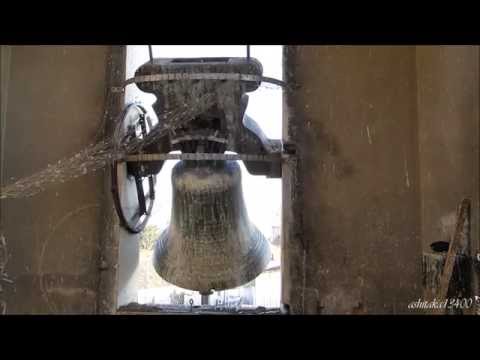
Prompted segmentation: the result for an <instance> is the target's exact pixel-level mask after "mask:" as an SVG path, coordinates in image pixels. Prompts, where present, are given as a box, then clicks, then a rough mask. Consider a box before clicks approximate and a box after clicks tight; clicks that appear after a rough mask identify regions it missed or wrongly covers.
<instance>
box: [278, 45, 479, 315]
mask: <svg viewBox="0 0 480 360" xmlns="http://www.w3.org/2000/svg"><path fill="white" fill-rule="evenodd" d="M286 61H287V64H286V65H287V68H288V70H287V71H288V72H287V78H288V79H289V80H290V82H292V83H293V85H295V86H294V87H293V88H292V89H291V90H289V91H288V92H287V96H286V105H287V115H288V116H287V117H286V118H287V119H288V120H289V124H290V125H289V126H287V127H286V130H288V134H287V139H288V138H290V140H291V141H293V142H294V143H297V144H298V154H299V157H298V158H299V168H298V169H297V170H298V173H297V180H296V185H297V188H296V192H295V194H296V196H297V197H298V198H299V199H298V201H294V202H293V205H294V206H293V207H292V209H293V213H292V214H288V212H287V213H286V215H287V216H286V217H285V220H286V223H287V227H286V229H285V230H287V231H286V232H285V234H286V237H285V243H284V246H285V248H284V271H285V274H284V283H283V285H284V293H283V299H284V301H285V302H286V303H288V304H290V305H291V308H292V311H293V312H294V313H409V312H410V311H409V310H408V308H407V304H408V302H410V301H413V300H417V299H418V298H420V297H421V296H422V283H421V278H422V273H421V270H422V269H421V251H422V250H428V249H429V245H430V243H431V242H433V241H438V240H446V241H448V240H449V236H451V232H452V227H453V225H454V222H455V212H456V207H457V205H458V203H459V202H460V201H461V199H462V197H468V198H470V199H471V200H472V210H473V213H472V223H471V227H472V252H475V251H478V208H479V203H478V201H479V196H478V183H479V154H478V141H479V113H478V107H479V72H478V71H479V70H478V69H479V57H478V47H475V46H464V47H458V46H432V47H423V46H420V47H413V46H407V47H401V46H381V47H371V46H368V47H361V46H350V47H349V46H313V47H309V46H299V47H289V48H288V51H287V52H286ZM287 176H288V173H287ZM289 183H291V181H287V182H286V186H287V185H288V184H289ZM286 191H288V189H286ZM295 220H297V222H298V223H299V224H300V225H295ZM292 228H293V231H291V229H292ZM288 231H290V233H289V232H288Z"/></svg>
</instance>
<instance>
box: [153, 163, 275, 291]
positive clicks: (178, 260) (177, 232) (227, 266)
mask: <svg viewBox="0 0 480 360" xmlns="http://www.w3.org/2000/svg"><path fill="white" fill-rule="evenodd" d="M172 188H173V197H172V202H173V204H172V215H171V221H170V225H169V227H168V228H167V229H166V230H165V231H164V232H163V233H162V234H161V236H160V237H159V238H158V240H157V242H156V245H155V253H154V260H153V262H154V264H153V265H154V267H155V270H156V271H157V273H158V274H159V275H160V276H161V277H162V278H163V279H165V280H166V281H168V282H170V283H172V284H174V285H177V286H179V287H182V288H185V289H190V290H196V291H199V292H200V293H202V294H208V293H209V292H210V291H211V290H216V291H219V290H225V289H231V288H234V287H237V286H241V285H243V284H246V283H248V282H249V281H251V280H253V279H255V278H256V277H257V276H258V275H259V274H260V273H261V272H262V271H263V270H264V269H265V268H266V266H267V264H268V262H269V261H270V258H271V252H270V248H269V245H268V242H267V240H266V239H265V237H264V236H263V234H262V233H261V232H260V231H259V230H258V229H257V228H256V226H255V225H254V224H252V223H251V222H250V220H249V218H248V214H247V211H246V208H245V203H244V200H243V193H242V184H241V172H240V167H239V165H238V164H237V163H236V162H235V161H223V160H222V161H180V162H178V163H177V164H176V165H175V167H174V168H173V171H172Z"/></svg>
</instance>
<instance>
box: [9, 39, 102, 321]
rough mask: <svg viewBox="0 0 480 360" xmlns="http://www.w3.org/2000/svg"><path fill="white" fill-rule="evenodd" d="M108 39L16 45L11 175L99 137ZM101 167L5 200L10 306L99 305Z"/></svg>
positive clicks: (91, 308) (50, 309) (71, 308)
mask: <svg viewBox="0 0 480 360" xmlns="http://www.w3.org/2000/svg"><path fill="white" fill-rule="evenodd" d="M108 48H109V47H107V46H78V47H77V46H15V47H12V48H11V64H10V70H11V71H10V78H9V87H8V103H7V113H6V114H7V116H6V133H5V144H4V150H5V164H4V166H5V182H6V183H9V182H11V181H13V179H18V178H21V177H24V176H28V175H31V174H32V173H34V172H36V171H39V170H41V169H43V168H44V167H46V166H47V165H48V164H53V163H55V162H57V161H58V160H60V159H61V158H62V157H67V156H70V155H73V154H75V152H77V151H79V150H81V149H82V148H83V147H85V146H86V145H88V144H91V143H92V142H94V141H95V140H96V139H98V137H100V136H101V132H100V131H101V128H102V127H103V122H102V121H103V118H104V109H105V93H106V80H107V74H106V65H107V54H108ZM104 176H105V174H104V172H99V173H96V174H91V175H90V174H89V175H87V176H84V177H81V178H78V179H76V180H73V181H70V182H68V183H64V184H59V185H56V186H54V187H52V188H50V189H48V190H47V191H45V192H43V193H41V194H39V195H37V196H35V197H32V198H29V199H9V200H4V202H3V213H2V216H3V219H2V220H3V225H4V234H5V237H6V240H7V244H8V250H9V253H10V256H11V258H10V261H9V263H8V268H7V270H8V274H9V275H10V277H11V278H12V279H13V280H14V281H15V286H14V287H13V288H11V287H8V286H4V293H5V294H6V298H5V299H6V303H7V313H8V314H13V313H93V312H95V311H96V310H97V300H98V299H97V290H98V286H99V280H100V271H99V264H100V249H101V237H102V236H103V235H104V230H105V226H106V225H105V214H104V211H103V209H104V208H103V206H104V202H105V201H107V197H109V196H110V194H109V193H108V192H107V193H106V192H105V191H104V180H105V179H104Z"/></svg>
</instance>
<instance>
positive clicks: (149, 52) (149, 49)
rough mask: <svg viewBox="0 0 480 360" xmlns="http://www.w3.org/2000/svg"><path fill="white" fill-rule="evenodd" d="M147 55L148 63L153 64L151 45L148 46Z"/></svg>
mask: <svg viewBox="0 0 480 360" xmlns="http://www.w3.org/2000/svg"><path fill="white" fill-rule="evenodd" d="M148 54H149V55H150V62H151V63H153V50H152V45H148Z"/></svg>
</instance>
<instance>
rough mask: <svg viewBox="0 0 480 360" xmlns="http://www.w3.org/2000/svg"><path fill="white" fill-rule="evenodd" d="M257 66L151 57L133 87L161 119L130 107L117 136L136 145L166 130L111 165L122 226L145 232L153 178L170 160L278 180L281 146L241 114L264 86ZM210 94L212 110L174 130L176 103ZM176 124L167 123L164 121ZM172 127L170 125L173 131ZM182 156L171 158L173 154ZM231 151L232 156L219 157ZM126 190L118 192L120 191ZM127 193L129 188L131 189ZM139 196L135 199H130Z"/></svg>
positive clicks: (251, 62)
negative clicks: (151, 99)
mask: <svg viewBox="0 0 480 360" xmlns="http://www.w3.org/2000/svg"><path fill="white" fill-rule="evenodd" d="M262 73H263V68H262V64H261V63H260V62H259V61H258V60H256V59H254V58H250V57H249V56H248V57H246V58H240V57H223V58H151V60H150V61H148V62H147V63H145V64H143V65H142V66H140V67H139V68H138V69H137V71H136V72H135V76H134V78H132V79H130V80H127V82H126V84H129V83H130V84H131V83H135V84H136V86H137V87H138V88H139V89H140V90H142V91H144V92H147V93H152V94H154V95H155V96H156V97H157V101H156V102H155V104H153V109H154V111H155V113H156V115H157V116H158V123H157V124H155V125H154V126H153V125H152V121H151V119H150V117H149V116H148V113H147V111H146V110H145V109H144V108H143V107H142V106H140V105H137V104H132V105H129V106H127V107H126V109H125V110H124V113H123V118H122V126H120V129H119V131H120V132H121V133H120V134H118V136H116V139H122V141H124V142H125V141H126V142H128V141H139V140H140V141H141V139H142V138H144V137H146V136H147V135H148V134H149V133H150V131H152V129H153V128H154V127H155V126H159V125H162V124H163V125H165V124H167V125H169V127H170V131H167V132H164V133H162V134H160V135H159V136H158V137H157V138H155V139H154V141H153V142H152V143H149V144H148V145H147V146H144V147H142V150H141V152H139V151H135V152H132V153H128V154H127V156H126V157H125V159H122V160H119V161H116V162H115V163H114V164H113V167H112V174H113V176H112V181H113V182H112V191H113V195H114V202H115V205H116V209H117V212H118V214H119V218H120V221H121V224H122V225H123V226H124V227H125V228H126V229H127V230H129V231H131V232H134V233H137V232H140V231H142V230H143V228H144V227H145V225H146V222H147V220H148V217H149V216H150V213H151V209H152V206H153V201H154V198H155V192H154V186H155V181H156V178H155V176H156V175H157V174H158V173H159V172H160V171H161V169H162V166H163V163H164V161H165V160H168V159H173V158H175V159H180V160H185V161H215V160H241V161H243V162H244V164H245V167H246V168H247V170H248V172H249V173H250V174H252V175H264V176H267V177H270V178H279V177H281V175H282V174H281V161H282V152H283V148H282V142H281V140H274V139H269V138H267V136H266V135H265V134H264V132H263V131H262V129H261V128H260V126H259V125H258V124H257V123H256V121H255V120H254V119H252V118H251V117H249V116H248V115H246V114H245V111H246V108H247V105H248V95H247V94H246V93H248V92H252V91H255V90H256V89H257V88H258V87H259V86H260V84H261V82H262V81H270V82H274V83H275V82H276V83H277V84H279V85H282V83H281V81H278V80H275V79H269V78H264V77H262ZM207 93H208V94H212V95H213V96H214V101H213V103H214V105H213V106H211V107H210V108H208V109H207V110H205V111H203V112H202V113H201V114H198V115H197V116H194V117H193V118H192V119H190V120H188V122H187V123H184V122H182V125H181V126H178V127H176V126H175V123H174V122H173V120H170V119H169V118H168V116H165V117H164V118H162V115H161V114H166V113H167V114H168V113H169V112H173V111H174V110H175V109H178V106H179V105H181V104H191V103H193V102H194V101H195V100H197V99H199V98H201V96H202V95H204V94H207ZM170 121H172V122H173V123H172V124H170V123H169V122H170ZM170 125H171V126H170ZM176 150H177V151H178V150H179V151H180V152H181V154H169V153H170V152H171V151H176ZM225 151H231V152H234V153H236V154H224V152H225ZM121 188H123V189H125V188H126V191H125V190H124V191H121V192H120V191H119V189H121ZM130 188H131V190H132V191H129V189H130ZM132 193H133V194H136V196H133V195H132Z"/></svg>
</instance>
